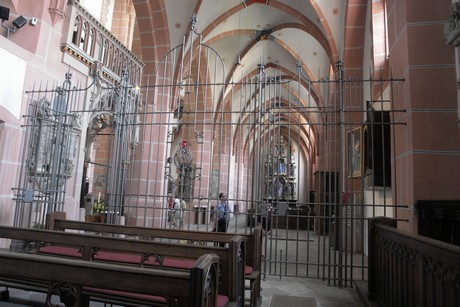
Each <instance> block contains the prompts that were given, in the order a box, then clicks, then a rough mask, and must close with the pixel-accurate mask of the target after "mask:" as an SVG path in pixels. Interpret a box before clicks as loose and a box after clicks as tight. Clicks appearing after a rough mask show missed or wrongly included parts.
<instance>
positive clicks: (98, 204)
mask: <svg viewBox="0 0 460 307" xmlns="http://www.w3.org/2000/svg"><path fill="white" fill-rule="evenodd" d="M105 209H106V206H105V202H104V201H103V200H98V201H95V202H94V204H93V212H94V213H96V214H101V213H103V212H104V211H105Z"/></svg>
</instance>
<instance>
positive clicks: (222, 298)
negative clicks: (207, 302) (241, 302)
mask: <svg viewBox="0 0 460 307" xmlns="http://www.w3.org/2000/svg"><path fill="white" fill-rule="evenodd" d="M228 302H229V299H228V296H226V295H222V294H218V295H217V307H224V306H225V305H227V303H228Z"/></svg>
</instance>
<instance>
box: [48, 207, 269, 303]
mask: <svg viewBox="0 0 460 307" xmlns="http://www.w3.org/2000/svg"><path fill="white" fill-rule="evenodd" d="M50 224H51V225H52V227H53V229H55V230H59V231H80V232H90V233H95V234H99V235H101V236H122V237H130V238H137V239H145V240H155V241H160V242H164V241H168V242H171V241H172V242H174V241H181V240H185V241H187V242H193V243H195V244H197V245H201V246H206V245H214V244H215V243H225V242H228V240H230V239H231V238H232V237H234V236H235V235H238V236H241V237H243V239H244V241H245V242H246V262H245V280H246V281H247V282H248V285H247V287H246V288H247V290H248V291H249V293H250V295H249V305H250V306H256V307H257V306H260V305H261V303H262V298H261V295H260V291H261V290H260V289H261V286H260V284H261V261H262V228H261V227H260V226H258V227H256V228H254V230H253V232H252V233H247V234H244V233H243V234H242V233H220V232H219V233H218V232H203V231H187V230H173V229H164V228H148V227H139V226H123V225H112V224H101V223H89V222H80V221H72V220H66V219H63V218H59V215H58V217H57V218H52V219H51V220H50Z"/></svg>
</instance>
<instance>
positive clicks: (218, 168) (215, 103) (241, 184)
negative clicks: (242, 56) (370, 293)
mask: <svg viewBox="0 0 460 307" xmlns="http://www.w3.org/2000/svg"><path fill="white" fill-rule="evenodd" d="M200 39H201V38H200V36H199V34H197V33H195V32H194V26H193V24H192V31H191V32H190V34H189V35H188V36H186V37H184V42H183V44H182V45H181V46H178V47H176V48H174V49H173V50H171V51H170V52H169V53H168V54H167V55H166V56H165V58H164V59H163V61H162V62H161V63H160V64H159V65H158V70H157V72H156V73H155V75H153V76H148V78H147V79H146V80H147V81H146V83H145V84H144V85H142V86H140V87H139V88H135V87H134V86H132V85H130V84H129V83H128V82H127V80H128V77H127V76H126V75H125V77H123V78H122V79H121V80H120V81H119V83H117V84H112V83H104V82H103V80H101V79H100V77H99V75H98V74H97V69H96V73H94V74H93V75H92V76H91V77H92V78H93V81H94V82H93V84H92V85H91V86H90V87H89V88H81V87H78V88H71V85H70V76H68V77H67V79H66V81H65V82H64V86H62V87H54V89H53V90H34V91H31V92H28V95H29V97H30V98H31V103H30V106H31V109H30V111H29V116H28V117H27V124H26V129H27V132H28V134H27V135H28V138H27V139H26V141H25V145H24V159H23V164H24V172H23V177H22V178H21V182H20V183H19V187H18V188H17V189H16V190H17V193H16V202H17V209H16V217H15V225H16V226H25V227H34V226H35V225H37V224H41V223H44V222H45V218H46V213H48V212H51V211H56V210H63V209H64V205H65V204H66V206H67V204H68V203H66V202H65V197H66V196H68V197H69V198H71V195H68V194H67V191H68V187H72V191H73V189H74V187H75V186H77V187H78V186H79V183H78V182H75V180H74V181H72V180H67V179H68V178H80V177H79V176H77V175H75V174H78V173H79V172H81V174H82V178H83V179H82V181H81V187H82V189H81V190H82V193H81V201H80V207H81V208H85V209H86V215H89V214H91V213H92V204H93V203H94V201H96V199H97V200H98V201H99V202H103V203H104V205H105V207H104V212H103V214H104V216H105V217H106V219H105V220H106V222H107V223H125V224H136V225H141V226H147V227H171V228H183V229H188V230H200V231H211V230H212V228H213V224H212V219H213V208H214V206H215V205H216V203H217V196H218V194H219V192H226V194H227V195H228V196H229V197H228V198H229V201H230V204H231V205H233V206H232V207H233V211H234V212H233V217H232V219H231V223H230V227H229V231H231V232H237V233H250V232H251V231H252V229H253V227H255V226H256V225H258V224H260V225H262V226H264V228H266V230H267V231H266V236H265V237H264V247H263V250H264V267H263V268H264V274H269V275H279V276H298V277H310V278H321V279H325V280H327V281H328V282H329V283H330V284H333V285H338V286H352V281H353V280H356V279H365V276H367V273H366V270H367V264H366V257H365V253H364V252H365V251H366V248H367V246H366V231H367V222H366V219H367V218H368V217H372V216H376V215H384V216H392V217H396V218H397V214H396V213H397V210H396V208H397V207H399V206H402V205H401V204H397V203H396V202H395V201H394V199H396V195H395V194H396V193H397V192H398V191H396V189H395V188H393V190H392V189H391V185H393V186H395V182H396V180H397V177H396V176H394V175H395V174H396V171H397V166H396V164H395V163H394V161H395V159H394V158H395V157H394V152H395V150H394V148H395V146H396V145H395V144H394V143H392V142H394V136H393V135H392V134H393V133H394V127H395V125H399V124H402V123H401V122H402V119H403V114H404V107H403V106H400V105H398V103H399V99H398V97H399V95H398V86H395V84H399V83H401V82H400V81H401V80H395V79H390V80H377V81H372V80H366V81H363V80H354V79H352V78H346V77H345V75H344V71H343V67H342V63H340V62H339V63H337V67H336V75H335V76H332V77H330V78H329V79H324V80H318V81H311V80H308V79H307V78H306V77H305V76H304V75H303V71H302V65H300V64H299V65H298V73H297V75H296V76H287V75H285V74H284V73H283V72H282V71H280V70H279V69H278V68H276V67H274V66H271V65H267V66H266V65H264V64H263V63H260V64H259V65H258V67H256V68H255V69H254V71H253V73H252V74H249V75H251V77H250V78H247V79H243V80H239V81H235V80H233V79H232V78H226V75H227V73H226V71H225V63H224V60H223V59H222V58H221V57H220V56H219V54H218V53H217V52H216V51H215V50H214V49H212V48H210V47H209V46H206V45H204V44H201V43H200V44H197V43H195V42H196V41H200ZM248 69H249V68H248ZM235 79H236V78H235ZM47 97H50V98H47ZM376 97H377V98H376ZM396 105H398V107H396ZM47 149H50V150H47ZM82 157H83V158H82ZM392 162H393V163H392ZM74 165H76V166H77V167H78V168H79V169H77V172H76V173H75V170H76V169H75V168H74ZM389 165H392V166H391V167H388V166H389ZM391 179H392V180H391ZM66 180H67V181H66ZM66 187H67V189H66ZM175 198H178V199H182V200H184V201H185V202H186V206H185V208H184V210H183V211H184V212H183V213H182V214H181V223H179V224H176V223H175V222H174V221H173V218H172V217H171V213H172V209H171V202H170V200H171V199H175ZM69 206H71V205H69ZM71 207H72V206H71ZM72 208H73V209H75V208H74V207H72ZM66 209H68V208H67V207H66Z"/></svg>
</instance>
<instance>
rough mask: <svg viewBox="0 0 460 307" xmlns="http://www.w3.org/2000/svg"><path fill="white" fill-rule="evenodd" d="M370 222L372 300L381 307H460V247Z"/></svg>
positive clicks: (390, 224)
mask: <svg viewBox="0 0 460 307" xmlns="http://www.w3.org/2000/svg"><path fill="white" fill-rule="evenodd" d="M395 227H396V221H395V220H392V219H388V218H374V219H371V220H370V221H369V284H368V291H369V293H368V295H369V299H370V300H374V301H377V303H378V305H379V306H404V307H406V306H407V307H410V306H414V307H420V306H460V247H459V246H456V245H452V244H448V243H444V242H441V241H437V240H434V239H430V238H427V237H424V236H418V235H412V234H409V233H406V232H403V231H400V230H398V229H396V228H395Z"/></svg>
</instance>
